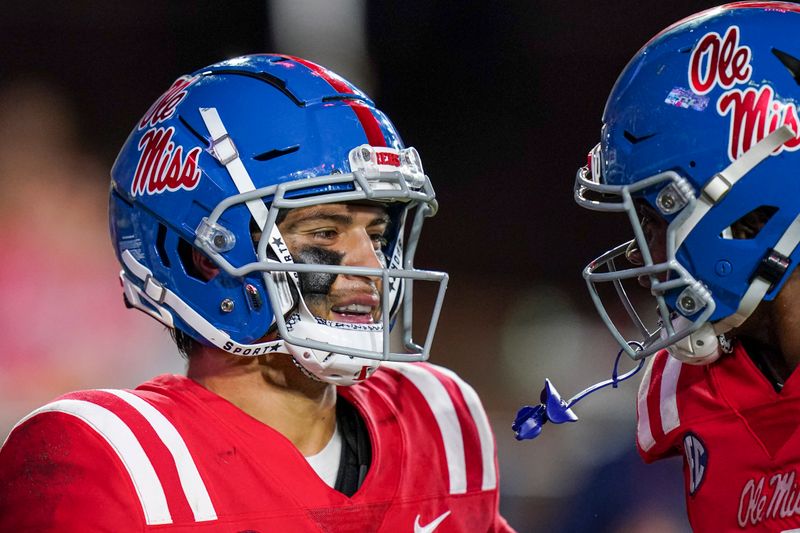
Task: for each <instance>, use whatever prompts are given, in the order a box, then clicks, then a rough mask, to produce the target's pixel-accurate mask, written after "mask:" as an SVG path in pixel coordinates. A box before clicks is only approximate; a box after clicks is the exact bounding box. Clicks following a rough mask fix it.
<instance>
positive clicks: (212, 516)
mask: <svg viewBox="0 0 800 533" xmlns="http://www.w3.org/2000/svg"><path fill="white" fill-rule="evenodd" d="M104 390H105V392H108V393H110V394H113V395H114V396H117V397H119V398H121V399H122V400H124V401H125V402H127V403H128V404H129V405H130V406H131V407H133V408H134V409H136V410H137V411H139V413H140V414H141V415H142V416H143V417H144V418H145V419H146V420H147V421H148V422H149V423H150V425H151V426H152V427H153V430H155V432H156V434H157V435H158V437H159V438H160V439H161V442H163V443H164V446H166V447H167V449H168V450H169V453H170V454H171V455H172V458H173V459H174V461H175V467H176V468H177V470H178V477H179V478H180V481H181V486H182V487H183V492H184V494H185V495H186V500H187V501H188V502H189V506H190V507H191V508H192V513H193V514H194V519H195V520H196V521H198V522H205V521H208V520H216V519H217V512H216V510H215V509H214V505H213V504H212V503H211V498H210V496H209V495H208V490H207V489H206V485H205V483H203V479H202V478H201V477H200V472H199V471H198V470H197V465H196V464H195V462H194V459H193V458H192V455H191V453H189V448H187V447H186V442H185V441H184V440H183V438H182V437H181V436H180V434H179V433H178V430H177V429H175V426H174V425H172V423H171V422H170V421H169V420H167V418H166V417H165V416H164V415H162V414H161V413H160V412H159V411H158V410H157V409H156V408H155V407H153V406H152V405H150V404H149V403H147V402H146V401H145V400H143V399H141V398H140V397H138V396H136V395H135V394H131V393H130V392H128V391H123V390H111V389H104Z"/></svg>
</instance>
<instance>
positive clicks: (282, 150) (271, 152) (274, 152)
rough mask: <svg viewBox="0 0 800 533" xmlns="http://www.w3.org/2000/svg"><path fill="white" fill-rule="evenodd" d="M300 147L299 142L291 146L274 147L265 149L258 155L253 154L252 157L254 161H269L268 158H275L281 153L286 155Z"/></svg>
mask: <svg viewBox="0 0 800 533" xmlns="http://www.w3.org/2000/svg"><path fill="white" fill-rule="evenodd" d="M299 149H300V145H299V144H295V145H293V146H288V147H286V148H275V149H274V150H267V151H266V152H263V153H261V154H258V155H254V156H253V159H255V160H256V161H269V160H270V159H275V158H276V157H281V156H282V155H288V154H291V153H294V152H296V151H298V150H299Z"/></svg>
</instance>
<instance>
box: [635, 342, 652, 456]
mask: <svg viewBox="0 0 800 533" xmlns="http://www.w3.org/2000/svg"><path fill="white" fill-rule="evenodd" d="M655 360H656V358H655V357H651V358H650V360H649V361H648V362H647V369H646V370H645V372H644V376H643V377H642V381H641V383H640V384H639V395H638V398H637V399H636V411H637V414H638V415H639V416H638V417H637V422H636V438H637V440H638V441H639V447H640V448H642V450H644V451H646V452H647V451H649V450H650V448H652V447H653V446H655V444H656V439H654V438H653V431H652V429H650V411H649V410H648V408H647V397H648V395H649V394H648V393H649V392H650V379H651V376H652V374H653V364H654V362H655Z"/></svg>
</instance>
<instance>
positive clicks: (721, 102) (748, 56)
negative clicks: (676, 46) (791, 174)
mask: <svg viewBox="0 0 800 533" xmlns="http://www.w3.org/2000/svg"><path fill="white" fill-rule="evenodd" d="M752 58H753V53H752V51H751V49H750V47H749V46H746V45H743V44H740V29H739V27H738V26H730V27H729V28H728V30H727V31H726V32H725V35H724V36H720V35H719V33H717V32H714V31H711V32H708V33H707V34H705V35H704V36H703V37H702V38H701V39H700V40H699V42H698V44H697V46H696V47H695V49H694V50H693V51H692V55H691V58H690V59H689V86H690V87H691V89H692V91H694V93H695V94H697V95H699V96H703V95H706V94H708V93H710V92H711V91H712V90H714V89H716V88H720V89H725V90H726V91H725V92H724V93H722V94H721V95H720V96H719V98H718V99H717V104H716V109H717V112H718V113H719V114H720V115H721V116H725V115H730V134H729V136H728V158H729V159H730V160H731V161H735V160H736V159H737V158H738V157H739V156H741V155H742V154H743V153H745V152H746V151H748V150H749V149H750V148H751V147H752V146H753V145H754V144H755V143H757V142H758V141H760V140H761V139H763V138H764V137H766V136H767V135H769V134H770V133H772V132H773V131H775V130H776V129H778V128H779V127H781V126H784V125H789V126H790V127H791V128H792V130H793V131H795V132H796V135H795V137H794V138H793V139H790V140H789V141H787V142H786V143H785V144H783V145H782V146H780V147H779V148H778V149H777V150H776V151H775V152H774V155H777V154H779V153H780V152H781V151H783V150H792V151H793V150H797V148H798V147H800V129H798V125H800V122H799V121H798V115H797V105H796V104H795V103H794V102H783V101H781V100H779V99H776V98H775V96H776V95H775V89H774V88H773V87H772V85H770V84H768V83H762V84H761V85H760V86H759V87H758V88H755V87H752V86H749V82H750V80H751V77H752V75H753V66H752ZM737 85H748V87H747V88H746V89H741V88H736V86H737Z"/></svg>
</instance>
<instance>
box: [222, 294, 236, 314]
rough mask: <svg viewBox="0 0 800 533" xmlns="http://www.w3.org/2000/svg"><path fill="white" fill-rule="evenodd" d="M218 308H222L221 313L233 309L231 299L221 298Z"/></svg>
mask: <svg viewBox="0 0 800 533" xmlns="http://www.w3.org/2000/svg"><path fill="white" fill-rule="evenodd" d="M219 308H220V309H222V312H223V313H230V312H231V311H233V300H231V299H230V298H225V299H224V300H222V303H220V304H219Z"/></svg>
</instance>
